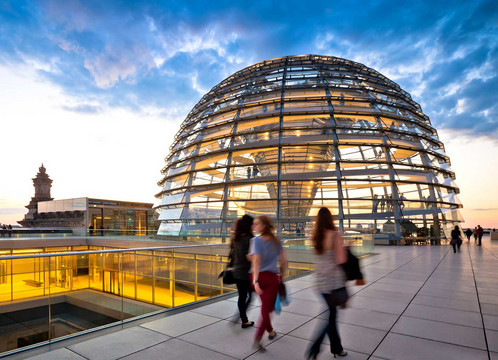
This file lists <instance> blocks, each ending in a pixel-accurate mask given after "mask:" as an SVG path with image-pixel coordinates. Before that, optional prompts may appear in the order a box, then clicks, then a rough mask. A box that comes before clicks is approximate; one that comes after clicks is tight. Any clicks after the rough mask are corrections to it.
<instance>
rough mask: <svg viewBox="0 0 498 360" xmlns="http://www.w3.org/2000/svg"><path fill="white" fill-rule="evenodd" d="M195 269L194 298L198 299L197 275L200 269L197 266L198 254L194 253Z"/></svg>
mask: <svg viewBox="0 0 498 360" xmlns="http://www.w3.org/2000/svg"><path fill="white" fill-rule="evenodd" d="M194 270H195V274H194V299H195V301H197V296H198V292H197V286H198V284H197V279H198V277H197V275H198V270H199V268H198V267H197V254H194Z"/></svg>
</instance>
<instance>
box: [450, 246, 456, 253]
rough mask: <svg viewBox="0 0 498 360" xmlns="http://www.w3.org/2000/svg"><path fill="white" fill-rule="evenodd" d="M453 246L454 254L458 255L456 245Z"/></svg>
mask: <svg viewBox="0 0 498 360" xmlns="http://www.w3.org/2000/svg"><path fill="white" fill-rule="evenodd" d="M451 246H453V253H454V254H456V244H451Z"/></svg>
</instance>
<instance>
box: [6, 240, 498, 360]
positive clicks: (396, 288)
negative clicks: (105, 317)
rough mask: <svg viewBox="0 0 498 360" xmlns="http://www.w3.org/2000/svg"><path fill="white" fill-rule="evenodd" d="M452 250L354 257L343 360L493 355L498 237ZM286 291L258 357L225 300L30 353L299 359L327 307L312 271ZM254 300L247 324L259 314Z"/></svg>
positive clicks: (343, 313)
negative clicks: (356, 266) (355, 277)
mask: <svg viewBox="0 0 498 360" xmlns="http://www.w3.org/2000/svg"><path fill="white" fill-rule="evenodd" d="M450 250H451V248H450V247H449V246H433V247H431V246H406V247H405V246H400V247H387V246H386V247H381V246H379V247H377V248H376V252H377V255H375V256H371V257H368V258H364V259H362V261H361V264H362V267H363V273H364V275H365V277H366V279H367V285H365V286H363V287H358V286H354V287H350V290H351V291H350V294H351V300H350V302H349V307H348V308H347V309H341V310H339V311H338V324H339V332H340V335H341V338H342V342H343V345H344V347H345V349H346V350H347V351H349V355H348V357H346V358H345V359H350V360H352V359H370V360H381V359H384V360H385V359H403V360H405V359H406V360H410V359H438V360H439V359H476V360H479V359H483V360H484V359H489V358H490V359H494V360H498V301H497V300H496V299H498V242H494V243H493V244H491V243H490V241H489V240H488V238H487V237H485V238H484V239H483V246H482V247H477V246H475V244H474V243H472V242H471V243H470V244H469V243H464V244H463V245H462V249H461V252H460V253H457V254H453V252H452V251H450ZM288 287H289V290H290V293H291V295H290V297H291V299H292V300H291V304H290V306H288V307H284V308H283V311H282V313H281V314H280V315H278V316H274V317H273V324H274V327H275V330H276V331H277V333H278V336H277V338H276V339H273V340H271V341H270V340H268V339H266V337H265V338H264V344H265V345H266V346H267V351H266V352H264V353H262V352H258V351H257V350H256V349H254V348H253V347H252V342H253V337H254V334H255V331H256V329H255V327H253V328H248V329H241V327H240V324H239V323H238V322H234V321H229V320H233V318H232V317H233V315H234V313H236V311H237V304H236V297H233V298H230V299H228V300H221V301H218V302H215V303H212V304H208V305H205V306H200V307H197V308H194V309H192V310H190V311H186V312H183V313H180V314H176V315H173V316H167V315H165V317H164V318H162V319H159V320H154V321H152V320H151V321H149V322H145V323H141V324H140V325H137V326H132V327H129V328H127V329H125V330H119V331H116V332H114V333H111V334H105V335H102V336H98V337H95V338H93V339H90V340H86V341H81V342H80V343H77V344H72V345H64V343H65V342H60V343H53V344H52V345H51V349H56V350H51V351H49V350H50V349H49V348H47V352H46V353H45V354H41V355H38V356H37V357H34V358H33V359H38V360H41V359H63V358H67V359H75V360H80V359H82V358H86V359H118V358H125V359H187V360H188V359H199V358H204V359H251V360H254V359H303V356H304V353H305V351H306V349H307V347H308V346H309V342H310V339H312V338H313V336H314V333H315V332H316V331H317V329H318V328H319V327H320V326H323V325H324V324H325V323H326V321H325V320H324V319H326V318H327V312H326V308H325V306H324V304H323V303H322V300H321V297H320V295H319V294H317V293H315V292H314V290H313V288H312V287H313V276H312V275H307V276H304V277H301V278H299V279H296V280H291V281H289V282H288ZM255 297H256V299H255V301H254V302H253V303H252V307H251V308H250V309H249V311H248V314H249V317H250V318H251V320H257V319H256V318H257V317H258V316H259V306H260V302H259V300H258V299H257V295H255ZM72 341H73V342H74V339H72ZM328 344H329V343H328V339H327V338H325V340H324V343H323V344H322V353H321V354H320V357H319V359H330V358H331V355H330V353H329V349H328V346H329V345H328ZM56 345H58V346H60V348H59V349H57V348H56V347H55V346H56ZM37 351H40V349H38V350H37ZM29 354H30V353H29V352H26V353H21V354H18V355H17V356H13V357H12V359H14V358H15V359H21V358H29V356H30V355H29ZM32 354H33V355H34V353H32Z"/></svg>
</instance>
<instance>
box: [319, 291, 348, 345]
mask: <svg viewBox="0 0 498 360" xmlns="http://www.w3.org/2000/svg"><path fill="white" fill-rule="evenodd" d="M323 297H324V298H325V301H326V302H327V305H328V306H329V326H328V329H327V334H328V335H329V339H330V352H331V353H332V354H340V353H342V351H343V350H344V349H343V348H342V344H341V337H340V336H339V331H338V330H337V318H336V317H337V307H336V306H334V305H332V295H331V294H323Z"/></svg>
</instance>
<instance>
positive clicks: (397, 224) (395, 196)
mask: <svg viewBox="0 0 498 360" xmlns="http://www.w3.org/2000/svg"><path fill="white" fill-rule="evenodd" d="M376 119H377V126H378V127H379V129H381V133H382V144H383V145H384V153H385V155H386V162H387V166H388V169H389V181H390V183H391V195H392V200H391V201H392V205H393V206H392V208H393V211H394V231H395V234H394V236H395V241H396V244H397V245H399V243H400V240H401V220H402V219H401V218H402V216H401V212H400V210H399V193H398V187H397V186H396V176H395V173H394V167H393V163H392V157H391V147H390V146H389V142H388V136H387V134H386V133H385V131H384V127H383V126H382V122H381V121H380V119H379V117H378V116H376Z"/></svg>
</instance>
